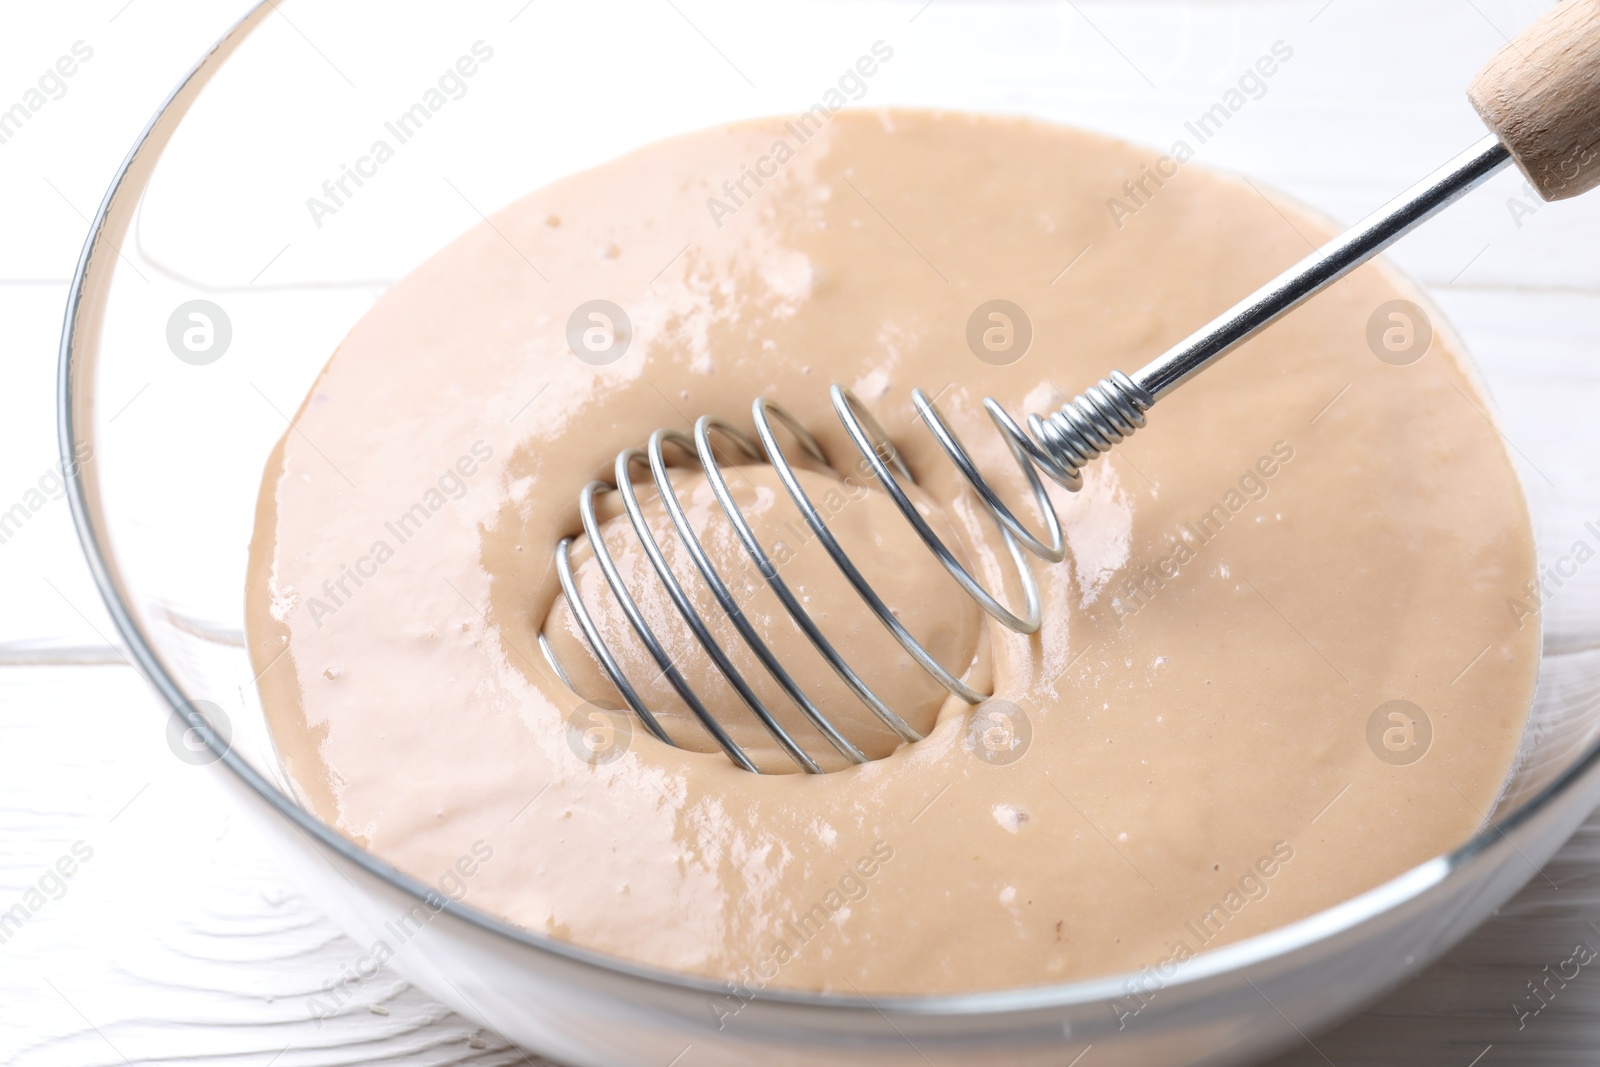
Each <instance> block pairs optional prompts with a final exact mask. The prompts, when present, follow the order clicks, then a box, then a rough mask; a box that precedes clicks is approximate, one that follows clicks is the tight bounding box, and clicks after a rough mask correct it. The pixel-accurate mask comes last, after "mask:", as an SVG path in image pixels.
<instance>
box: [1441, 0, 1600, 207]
mask: <svg viewBox="0 0 1600 1067" xmlns="http://www.w3.org/2000/svg"><path fill="white" fill-rule="evenodd" d="M1467 98H1468V99H1469V100H1471V101H1472V106H1473V107H1475V108H1477V109H1478V114H1479V115H1481V116H1483V121H1484V122H1486V123H1487V124H1488V125H1489V128H1490V129H1491V130H1493V131H1494V132H1495V133H1497V134H1499V136H1500V141H1501V143H1502V144H1504V145H1505V146H1506V148H1508V149H1510V151H1511V158H1512V159H1514V160H1516V163H1517V166H1519V167H1521V168H1522V173H1523V174H1525V175H1527V177H1528V180H1529V181H1530V182H1532V183H1533V187H1534V188H1535V189H1537V190H1538V192H1539V195H1540V196H1542V197H1544V198H1545V199H1546V200H1564V199H1566V198H1567V197H1569V196H1577V195H1578V194H1579V193H1584V192H1588V191H1589V190H1590V189H1592V188H1594V187H1595V186H1596V185H1600V0H1562V2H1561V3H1559V4H1557V5H1556V6H1555V7H1553V8H1551V9H1550V10H1549V11H1547V12H1545V14H1544V15H1543V17H1541V18H1540V19H1539V21H1537V22H1535V23H1534V24H1533V25H1532V26H1530V27H1528V29H1527V30H1526V31H1524V32H1523V34H1522V35H1521V36H1520V37H1518V38H1516V39H1515V40H1513V41H1510V42H1508V43H1507V44H1506V46H1505V47H1504V48H1502V49H1500V51H1498V52H1496V53H1495V55H1494V58H1492V59H1490V60H1489V62H1488V63H1487V64H1486V65H1485V66H1484V68H1483V69H1482V70H1480V71H1479V72H1478V76H1477V77H1476V78H1473V79H1472V86H1471V87H1470V88H1469V89H1468V90H1467Z"/></svg>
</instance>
